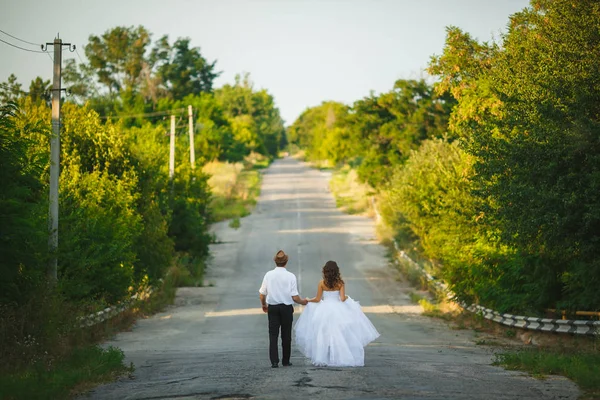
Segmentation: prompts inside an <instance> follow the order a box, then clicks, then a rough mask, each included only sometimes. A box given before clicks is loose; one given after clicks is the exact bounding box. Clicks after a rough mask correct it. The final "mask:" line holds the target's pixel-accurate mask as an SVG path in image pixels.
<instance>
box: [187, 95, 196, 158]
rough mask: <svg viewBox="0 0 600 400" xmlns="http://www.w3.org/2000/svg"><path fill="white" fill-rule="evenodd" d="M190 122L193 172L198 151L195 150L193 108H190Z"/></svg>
mask: <svg viewBox="0 0 600 400" xmlns="http://www.w3.org/2000/svg"><path fill="white" fill-rule="evenodd" d="M188 120H189V125H190V164H191V165H192V170H193V169H196V151H195V149H194V117H193V113H192V106H188Z"/></svg>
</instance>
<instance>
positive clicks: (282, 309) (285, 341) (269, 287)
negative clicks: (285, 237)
mask: <svg viewBox="0 0 600 400" xmlns="http://www.w3.org/2000/svg"><path fill="white" fill-rule="evenodd" d="M273 260H274V261H275V265H277V266H276V267H275V269H272V270H271V271H269V272H267V273H266V274H265V277H264V278H263V282H262V285H261V286H260V289H259V291H258V292H259V293H260V302H261V304H262V309H263V311H264V312H266V313H267V315H268V317H269V357H270V358H271V368H277V367H278V366H279V350H278V348H277V339H278V337H279V328H280V327H281V345H282V347H283V357H282V359H281V360H282V364H283V366H284V367H289V366H291V365H292V363H291V362H290V353H291V347H292V321H293V319H294V316H293V313H294V306H293V305H292V301H293V302H296V303H298V304H302V305H306V304H307V303H308V302H307V301H306V299H302V298H300V296H298V283H297V282H296V275H294V274H292V273H291V272H289V271H288V270H287V269H285V266H286V265H287V262H288V256H287V254H285V253H284V252H283V250H279V251H278V252H277V254H275V257H274V258H273Z"/></svg>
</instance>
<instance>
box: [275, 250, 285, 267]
mask: <svg viewBox="0 0 600 400" xmlns="http://www.w3.org/2000/svg"><path fill="white" fill-rule="evenodd" d="M273 260H274V261H275V264H276V265H277V266H278V267H285V265H286V264H287V262H288V256H287V254H285V253H284V251H283V250H279V251H278V252H277V254H275V257H273Z"/></svg>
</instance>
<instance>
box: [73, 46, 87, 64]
mask: <svg viewBox="0 0 600 400" xmlns="http://www.w3.org/2000/svg"><path fill="white" fill-rule="evenodd" d="M75 54H77V58H79V61H80V62H81V63H82V64H85V63H84V62H83V60H82V59H81V56H80V55H79V50H77V47H75Z"/></svg>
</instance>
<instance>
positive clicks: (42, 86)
mask: <svg viewBox="0 0 600 400" xmlns="http://www.w3.org/2000/svg"><path fill="white" fill-rule="evenodd" d="M29 96H30V97H31V99H32V100H33V101H34V102H35V103H44V104H46V105H48V106H49V105H50V100H51V99H52V85H51V84H50V80H46V81H45V80H43V79H42V78H41V77H39V76H38V77H37V78H35V79H34V80H32V81H31V84H30V85H29Z"/></svg>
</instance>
